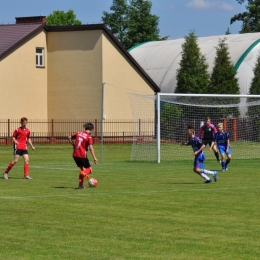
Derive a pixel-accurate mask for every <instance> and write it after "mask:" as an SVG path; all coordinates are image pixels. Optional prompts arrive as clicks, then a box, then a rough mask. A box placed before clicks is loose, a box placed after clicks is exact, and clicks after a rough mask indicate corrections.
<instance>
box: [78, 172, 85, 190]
mask: <svg viewBox="0 0 260 260" xmlns="http://www.w3.org/2000/svg"><path fill="white" fill-rule="evenodd" d="M83 183H84V178H83V176H82V175H81V174H80V175H79V186H82V187H83Z"/></svg>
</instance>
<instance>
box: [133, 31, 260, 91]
mask: <svg viewBox="0 0 260 260" xmlns="http://www.w3.org/2000/svg"><path fill="white" fill-rule="evenodd" d="M224 38H226V43H227V45H228V47H229V53H230V57H231V61H232V62H233V65H234V70H235V71H236V72H237V77H238V80H239V85H240V93H241V94H248V89H249V85H250V83H251V80H252V78H253V68H254V65H255V62H256V59H257V56H258V54H259V50H260V33H247V34H229V35H220V36H210V37H201V38H198V45H199V47H200V50H201V53H202V54H204V55H205V57H206V61H207V63H208V65H209V72H210V73H211V71H212V69H213V66H214V61H215V56H216V55H215V54H216V47H217V46H218V43H219V39H224ZM184 41H185V39H177V40H167V41H155V42H147V43H143V44H139V45H137V46H136V47H134V48H131V49H130V50H129V52H130V54H131V55H132V56H133V57H134V58H135V59H136V60H137V61H138V62H139V64H140V65H141V66H142V68H143V69H144V70H145V71H146V72H147V74H149V76H150V77H151V78H152V79H153V80H154V81H155V83H156V84H157V85H158V86H159V87H160V89H161V91H162V92H164V93H174V91H175V88H176V85H177V80H176V72H177V69H178V68H179V63H180V60H181V57H182V44H183V43H184Z"/></svg>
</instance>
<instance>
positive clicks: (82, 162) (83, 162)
mask: <svg viewBox="0 0 260 260" xmlns="http://www.w3.org/2000/svg"><path fill="white" fill-rule="evenodd" d="M73 159H74V161H75V163H76V164H77V166H78V167H81V166H83V167H84V168H89V167H90V166H91V164H90V162H89V160H88V158H79V157H73Z"/></svg>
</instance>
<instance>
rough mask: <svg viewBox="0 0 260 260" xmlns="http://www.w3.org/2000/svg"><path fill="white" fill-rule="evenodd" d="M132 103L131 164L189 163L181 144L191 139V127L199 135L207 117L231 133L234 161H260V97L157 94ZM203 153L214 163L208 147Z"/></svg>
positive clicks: (212, 154) (134, 98)
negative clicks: (189, 136)
mask: <svg viewBox="0 0 260 260" xmlns="http://www.w3.org/2000/svg"><path fill="white" fill-rule="evenodd" d="M130 99H131V104H132V111H133V118H134V120H133V121H134V124H133V128H134V129H133V131H134V138H133V146H132V153H131V159H132V160H140V161H157V162H160V161H166V160H170V161H173V160H186V159H187V156H188V154H189V153H188V151H187V147H183V146H181V145H180V143H181V142H183V141H186V140H187V139H188V136H187V126H188V125H192V126H193V127H194V129H195V135H197V134H198V131H199V129H200V127H201V126H202V125H203V124H204V122H205V118H206V117H210V119H211V123H213V124H214V125H215V126H217V124H218V123H223V126H224V130H225V131H227V132H229V134H230V143H231V149H232V158H234V159H250V158H252V159H253V158H259V157H260V95H207V94H204V95H199V94H164V93H158V94H157V96H148V95H134V94H133V95H131V98H130ZM143 115H145V117H144V116H143ZM140 118H142V120H140ZM144 118H145V119H144ZM201 138H203V134H202V136H201ZM204 151H205V153H206V157H207V160H208V159H212V160H213V159H214V160H215V156H214V153H213V152H210V153H209V152H208V151H209V146H207V147H206V148H205V150H204Z"/></svg>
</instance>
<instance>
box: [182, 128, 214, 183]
mask: <svg viewBox="0 0 260 260" xmlns="http://www.w3.org/2000/svg"><path fill="white" fill-rule="evenodd" d="M187 132H188V136H189V139H188V141H187V142H183V143H182V145H191V147H192V149H193V155H194V156H195V157H194V164H193V166H194V167H193V171H194V172H195V173H197V174H198V175H200V176H201V177H202V178H203V179H204V180H205V182H204V183H205V184H207V183H211V182H212V179H211V178H210V177H208V176H207V175H213V178H214V181H215V182H216V181H217V180H218V172H217V171H209V170H206V169H204V161H205V160H206V157H205V155H204V153H203V149H204V148H205V144H203V143H202V141H201V140H200V139H199V138H198V137H197V136H195V135H194V128H193V127H192V126H190V125H189V126H188V127H187Z"/></svg>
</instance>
